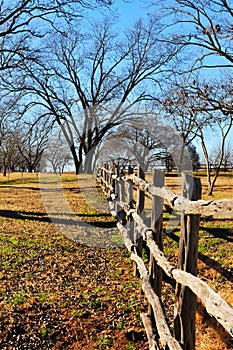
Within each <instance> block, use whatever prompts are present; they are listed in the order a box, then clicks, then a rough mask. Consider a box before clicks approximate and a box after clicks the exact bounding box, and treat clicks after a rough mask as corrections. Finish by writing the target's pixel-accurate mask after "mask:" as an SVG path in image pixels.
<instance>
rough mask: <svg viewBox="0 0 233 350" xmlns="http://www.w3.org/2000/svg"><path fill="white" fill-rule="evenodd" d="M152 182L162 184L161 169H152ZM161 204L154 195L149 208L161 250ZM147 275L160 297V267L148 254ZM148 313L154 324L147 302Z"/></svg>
mask: <svg viewBox="0 0 233 350" xmlns="http://www.w3.org/2000/svg"><path fill="white" fill-rule="evenodd" d="M152 184H153V185H154V186H156V187H163V186H164V173H163V171H161V170H157V169H153V179H152ZM163 204H164V199H163V198H160V197H158V196H154V197H153V199H152V208H151V229H152V230H153V232H154V234H153V236H154V240H155V242H156V244H157V245H158V247H159V249H160V250H163ZM149 275H150V281H151V286H152V288H153V290H154V291H155V293H156V294H157V295H158V297H159V298H160V297H161V291H162V269H161V268H160V267H159V266H158V265H157V264H156V262H155V259H154V258H153V256H152V255H150V263H149ZM148 314H149V315H150V317H151V320H152V324H153V326H155V322H154V317H153V310H152V307H151V304H149V308H148Z"/></svg>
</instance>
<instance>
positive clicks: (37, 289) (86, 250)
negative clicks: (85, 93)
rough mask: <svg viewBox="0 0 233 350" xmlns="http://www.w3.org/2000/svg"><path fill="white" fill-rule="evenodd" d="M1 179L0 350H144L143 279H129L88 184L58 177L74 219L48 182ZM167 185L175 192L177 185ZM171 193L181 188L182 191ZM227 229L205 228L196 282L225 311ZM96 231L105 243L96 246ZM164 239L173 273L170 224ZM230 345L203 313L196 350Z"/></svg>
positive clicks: (111, 227)
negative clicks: (208, 289)
mask: <svg viewBox="0 0 233 350" xmlns="http://www.w3.org/2000/svg"><path fill="white" fill-rule="evenodd" d="M229 178H230V181H232V179H231V177H230V176H229V177H228V178H226V177H223V180H222V178H221V180H220V181H221V184H222V186H223V187H221V186H220V185H219V186H220V187H219V191H216V194H215V195H216V196H217V197H218V196H220V194H222V195H223V193H224V195H225V192H226V197H227V196H229V197H231V195H232V188H233V186H232V187H231V183H230V181H229ZM0 180H1V182H0V186H1V188H0V193H1V206H0V252H1V271H0V348H1V349H7V350H8V349H20V350H21V349H38V350H39V349H87V350H88V349H90V350H91V349H105V348H111V349H117V348H120V349H147V348H148V345H147V342H146V337H145V332H144V330H143V327H142V323H141V320H140V312H141V311H143V310H144V309H145V308H146V303H145V300H144V297H143V295H142V293H141V287H140V285H141V284H140V280H139V279H138V278H134V277H133V275H132V269H133V266H132V262H131V261H130V259H129V255H128V252H127V251H126V249H125V248H124V247H123V245H122V238H121V237H120V236H119V234H118V233H117V231H116V230H115V222H114V220H113V218H112V217H111V216H110V215H109V213H108V208H107V205H106V202H105V201H102V200H101V196H100V195H99V194H98V192H97V191H96V189H95V188H94V187H95V185H94V187H93V179H91V178H88V177H85V178H84V177H80V178H79V182H77V179H76V177H75V176H74V175H64V176H63V181H62V188H63V190H62V193H63V194H64V196H65V198H66V199H67V201H68V203H69V208H70V209H71V212H72V213H70V212H69V211H67V212H65V210H64V207H62V205H61V201H62V199H61V197H60V192H59V189H58V190H57V188H55V187H54V186H55V185H54V184H55V183H56V181H53V179H52V180H51V176H48V177H47V178H46V176H44V177H43V178H42V180H41V179H40V184H39V179H38V177H37V175H36V174H27V175H23V177H22V175H20V174H11V176H10V178H9V179H5V178H3V177H1V178H0ZM166 181H167V184H168V186H170V187H172V186H173V187H174V179H173V181H171V178H169V177H168V178H167V179H166ZM175 186H176V187H175V188H179V185H178V182H177V184H176V185H175ZM40 188H41V190H40ZM222 188H224V190H222ZM173 189H174V188H173ZM219 192H220V193H219ZM43 194H45V196H43ZM52 198H53V200H51V199H52ZM221 198H222V196H221ZM231 198H232V197H231ZM54 199H55V200H54ZM96 201H98V205H97V206H96ZM51 203H52V207H51V208H50V207H49V205H51ZM54 204H56V205H55V207H54ZM97 207H98V209H97ZM74 216H75V218H78V219H75V220H76V221H75V220H74ZM168 218H169V221H170V222H171V220H170V217H169V216H167V217H166V215H165V220H164V227H165V230H166V225H167V222H168ZM83 222H85V223H87V224H88V226H85V225H84V226H83V225H82V223H83ZM174 223H176V218H175V217H174ZM232 224H233V222H232V221H229V220H228V221H216V220H215V221H214V220H212V221H209V220H206V221H203V220H202V222H201V229H200V240H199V276H200V277H201V278H203V279H204V280H205V281H206V282H207V283H208V284H210V285H211V286H212V287H213V288H214V289H215V290H216V291H217V292H219V293H220V294H221V295H222V296H223V297H224V298H225V299H226V300H227V301H228V303H229V304H230V305H231V306H233V299H232V282H233V280H232V271H233V261H232V251H233V247H232V240H233V239H232V233H233V232H232V227H233V226H232ZM65 229H67V231H65ZM100 230H101V232H104V235H103V236H101V238H98V237H97V236H98V233H99V232H100ZM83 232H88V234H87V235H83ZM90 233H91V235H90ZM164 240H165V251H164V252H165V255H166V256H168V257H169V259H170V260H171V261H172V262H173V263H174V264H176V263H177V255H176V252H177V247H178V240H179V230H178V227H175V224H174V229H170V230H168V229H167V231H166V234H165V235H164ZM83 243H84V244H83ZM164 290H165V291H166V292H165V293H164V296H163V299H164V301H165V302H166V304H167V310H168V311H167V316H168V317H169V316H170V315H171V316H172V313H173V309H172V304H173V301H174V292H173V290H172V289H171V287H170V286H168V285H167V284H166V283H164ZM231 346H232V344H231V343H230V339H229V337H228V336H227V334H226V333H225V332H224V331H223V330H222V329H221V327H220V326H218V325H217V323H216V322H215V321H214V320H213V319H212V318H211V317H209V316H208V315H207V314H206V313H205V311H204V310H203V308H202V307H201V306H200V305H199V307H198V314H197V348H198V349H201V350H207V349H209V350H210V349H211V350H212V349H213V348H214V349H219V350H220V349H221V350H225V349H230V348H231Z"/></svg>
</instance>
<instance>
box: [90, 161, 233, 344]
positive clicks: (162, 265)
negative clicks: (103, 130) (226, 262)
mask: <svg viewBox="0 0 233 350" xmlns="http://www.w3.org/2000/svg"><path fill="white" fill-rule="evenodd" d="M97 180H98V182H99V184H100V186H101V187H102V189H103V191H104V193H105V195H106V196H107V198H108V201H109V205H110V210H111V213H112V215H113V216H114V217H115V218H116V219H117V221H118V223H117V226H118V228H119V230H120V231H121V232H122V234H123V236H124V241H125V245H126V247H127V249H128V250H129V252H130V253H131V259H132V260H133V261H134V266H135V271H134V273H135V274H138V275H139V276H140V277H141V279H142V289H143V291H144V294H145V297H146V298H147V300H148V312H147V313H143V314H141V316H142V320H143V324H144V327H145V330H146V334H147V338H148V342H149V348H150V350H155V349H156V350H158V349H165V350H169V349H172V350H178V349H179V350H180V349H183V350H193V349H195V315H196V299H197V297H198V298H199V300H200V301H201V302H202V304H203V305H204V307H205V308H206V311H207V312H208V313H209V314H210V315H212V316H213V317H215V319H216V320H217V322H219V323H220V324H221V325H222V326H223V327H224V328H225V330H226V331H227V332H228V333H229V334H230V335H231V336H232V335H233V309H232V308H231V307H230V306H229V305H228V303H227V302H226V301H225V300H224V299H223V298H222V297H221V296H220V295H219V294H217V293H216V292H215V291H214V290H213V289H212V288H211V287H210V286H209V285H208V284H207V283H205V282H204V281H202V280H201V279H200V278H198V277H197V261H198V234H199V222H200V217H212V218H217V219H233V200H231V199H222V200H209V201H205V200H201V199H200V198H201V183H200V180H199V179H198V178H195V177H192V176H191V175H188V174H182V192H183V195H182V196H181V195H178V194H176V193H174V192H172V191H171V190H169V189H168V188H166V187H165V186H164V183H165V180H164V174H163V172H162V171H160V170H156V169H154V170H153V181H152V184H149V183H148V182H146V181H145V175H144V173H143V171H142V170H141V169H140V168H139V170H138V174H137V175H136V174H133V171H132V170H129V171H128V173H127V175H125V174H120V170H119V168H118V167H116V166H114V165H111V166H110V165H106V164H105V165H104V166H102V167H100V168H99V169H98V171H97ZM145 197H149V198H150V199H151V201H152V205H151V218H150V220H149V225H148V224H147V220H146V219H145V216H144V205H145ZM165 203H166V204H168V205H169V206H170V207H171V208H172V210H174V211H175V212H179V213H180V240H179V268H176V267H175V266H174V265H173V264H171V263H170V262H169V261H168V260H167V259H166V258H165V256H164V254H163V252H162V251H163V239H162V233H163V207H164V204H165ZM144 248H145V249H146V251H147V254H148V255H149V267H148V268H147V267H146V264H145V263H144V260H143V259H142V251H143V249H144ZM164 274H165V275H167V276H168V278H170V279H172V280H173V281H175V301H174V331H173V332H171V328H170V327H169V325H168V323H167V321H166V318H165V314H164V312H163V309H164V307H163V305H162V302H161V293H162V280H163V276H164Z"/></svg>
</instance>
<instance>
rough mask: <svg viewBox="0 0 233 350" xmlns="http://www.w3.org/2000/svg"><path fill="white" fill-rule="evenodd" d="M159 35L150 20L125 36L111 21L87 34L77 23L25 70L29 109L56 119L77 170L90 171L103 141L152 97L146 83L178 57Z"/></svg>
mask: <svg viewBox="0 0 233 350" xmlns="http://www.w3.org/2000/svg"><path fill="white" fill-rule="evenodd" d="M158 34H159V33H158V30H157V28H156V29H155V27H154V23H152V22H150V23H149V24H147V25H144V23H143V22H142V21H140V22H138V23H136V25H135V27H134V28H133V29H131V30H130V31H128V33H127V34H126V36H125V37H124V38H123V37H122V34H119V33H116V32H114V30H113V28H112V25H111V23H110V22H109V20H105V21H104V23H102V24H98V25H96V26H95V27H94V31H93V29H92V31H88V32H84V31H83V30H82V28H78V25H77V26H74V25H73V26H72V28H71V29H70V31H69V32H68V33H67V34H66V35H64V34H61V33H59V34H57V35H56V37H54V40H53V41H52V43H51V42H50V43H49V47H47V51H46V52H45V53H44V55H43V58H42V59H41V60H40V61H39V64H37V63H35V62H34V64H31V65H27V66H25V72H26V73H25V74H27V77H26V78H25V85H24V86H23V88H24V89H26V90H27V91H28V93H29V94H31V96H32V95H33V96H34V97H33V98H34V101H32V103H31V104H29V105H28V108H30V107H33V108H37V107H38V106H40V107H42V108H44V110H45V114H46V113H47V114H50V115H51V116H53V117H54V119H55V120H56V122H57V123H58V125H59V126H60V128H61V130H62V132H63V134H64V136H65V138H66V140H67V142H68V144H69V145H70V149H71V152H72V156H73V159H74V163H75V167H76V171H77V172H78V171H80V167H81V164H82V162H84V171H86V172H91V171H92V170H93V164H94V158H95V152H96V148H97V147H98V145H99V144H100V143H101V141H102V140H103V139H104V138H105V137H106V135H107V134H108V133H109V132H110V131H111V130H112V129H113V128H114V127H116V126H118V125H120V124H121V123H122V122H123V121H126V120H127V119H130V118H132V115H133V113H134V110H133V106H134V105H136V104H139V103H140V102H142V101H146V100H148V99H150V98H151V96H150V94H149V93H148V84H149V83H150V82H151V81H152V80H153V82H155V80H156V76H159V74H160V73H161V72H162V71H163V70H164V69H165V67H166V65H168V64H169V63H170V62H171V60H172V58H173V57H174V54H175V53H174V50H173V49H171V48H170V47H169V46H166V45H164V46H161V45H160V43H159V39H158ZM146 82H147V85H146ZM16 88H17V87H16ZM18 88H19V89H22V87H18Z"/></svg>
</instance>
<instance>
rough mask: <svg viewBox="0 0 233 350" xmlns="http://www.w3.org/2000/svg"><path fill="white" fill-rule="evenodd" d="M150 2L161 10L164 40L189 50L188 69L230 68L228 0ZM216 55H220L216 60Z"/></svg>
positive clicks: (232, 15) (232, 60)
mask: <svg viewBox="0 0 233 350" xmlns="http://www.w3.org/2000/svg"><path fill="white" fill-rule="evenodd" d="M151 3H152V5H153V7H155V11H156V12H157V13H158V12H159V13H160V19H161V22H162V23H163V26H164V31H165V32H166V40H167V41H169V42H173V44H174V46H176V45H182V47H183V49H187V50H188V51H186V57H187V63H188V62H189V69H190V68H191V69H192V70H193V69H200V68H220V67H225V68H227V67H228V68H232V63H233V53H232V34H233V32H232V18H233V7H232V2H231V1H228V0H214V1H213V0H197V1H190V0H167V1H156V2H154V1H151ZM153 7H152V8H153ZM158 8H159V11H158ZM190 57H192V58H191V59H190ZM216 57H219V58H220V59H219V60H216ZM183 58H184V56H183ZM211 58H214V59H211Z"/></svg>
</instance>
